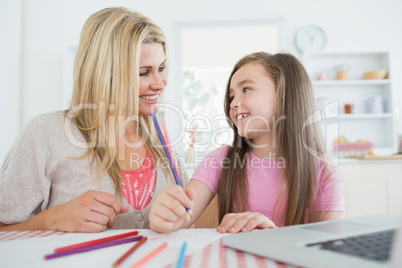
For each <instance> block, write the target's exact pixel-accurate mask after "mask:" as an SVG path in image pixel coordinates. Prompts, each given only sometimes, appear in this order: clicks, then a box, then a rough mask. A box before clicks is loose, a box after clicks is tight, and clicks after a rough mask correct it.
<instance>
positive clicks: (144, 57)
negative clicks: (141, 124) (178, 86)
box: [138, 43, 167, 115]
mask: <svg viewBox="0 0 402 268" xmlns="http://www.w3.org/2000/svg"><path fill="white" fill-rule="evenodd" d="M166 64H167V63H166V55H165V52H164V51H163V46H162V44H160V43H150V44H143V45H142V48H141V58H140V70H139V74H140V89H139V97H140V100H139V108H138V113H139V114H140V115H150V114H151V106H152V104H157V103H158V102H159V94H160V93H161V91H162V90H163V89H164V88H165V87H166V84H167V71H166ZM155 112H156V111H155Z"/></svg>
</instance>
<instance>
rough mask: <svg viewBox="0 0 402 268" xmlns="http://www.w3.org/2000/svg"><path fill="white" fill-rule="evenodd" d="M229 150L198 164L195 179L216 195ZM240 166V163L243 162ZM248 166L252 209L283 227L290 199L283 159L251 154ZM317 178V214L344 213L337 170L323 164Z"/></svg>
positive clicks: (250, 207) (226, 148)
mask: <svg viewBox="0 0 402 268" xmlns="http://www.w3.org/2000/svg"><path fill="white" fill-rule="evenodd" d="M228 148H229V147H228V146H227V145H223V146H221V147H220V148H219V149H217V150H215V151H213V152H212V153H210V154H209V155H208V156H207V157H206V158H205V159H204V161H203V162H202V163H201V164H199V165H198V167H197V169H196V171H195V172H194V175H193V177H192V179H195V180H198V181H200V182H202V183H203V184H205V185H206V186H207V187H208V188H209V189H211V191H212V192H213V193H214V194H216V193H217V191H218V187H219V180H220V175H221V171H222V166H225V163H226V165H227V163H228V159H227V158H226V153H227V150H228ZM238 163H239V164H240V160H239V162H238ZM247 165H248V168H247V170H246V174H247V180H248V187H249V188H248V191H249V195H248V204H249V210H250V211H253V212H258V213H261V214H264V215H265V216H267V217H268V218H269V219H270V220H272V221H273V222H274V223H275V224H276V226H284V224H285V223H284V219H283V217H282V215H283V213H284V209H285V202H286V200H287V194H286V192H285V191H284V180H285V178H284V175H283V172H282V169H283V168H286V166H285V162H284V160H282V159H274V160H268V159H261V158H258V157H257V156H256V155H255V154H253V153H250V158H249V161H248V163H247ZM326 167H327V168H326ZM318 175H319V180H320V183H319V189H320V191H319V194H318V195H317V196H318V200H317V211H343V210H344V209H343V194H342V185H341V181H340V177H339V174H338V173H337V171H336V169H335V168H333V167H330V166H327V165H326V164H325V163H323V162H321V161H320V162H319V173H318ZM281 191H282V194H281ZM280 194H281V197H280V199H279V201H278V196H279V195H280Z"/></svg>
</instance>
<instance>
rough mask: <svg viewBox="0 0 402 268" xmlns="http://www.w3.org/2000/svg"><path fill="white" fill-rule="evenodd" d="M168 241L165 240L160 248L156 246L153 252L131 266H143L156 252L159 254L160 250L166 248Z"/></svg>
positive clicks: (133, 267) (136, 267)
mask: <svg viewBox="0 0 402 268" xmlns="http://www.w3.org/2000/svg"><path fill="white" fill-rule="evenodd" d="M167 245H168V243H167V242H165V243H163V244H162V245H160V246H159V247H158V248H156V249H155V250H154V251H152V252H151V253H149V254H148V255H147V256H145V257H144V258H143V259H142V260H140V261H139V262H137V263H136V264H134V265H133V266H131V268H138V267H141V266H142V265H143V264H144V263H146V262H147V261H149V260H150V259H152V258H153V257H154V256H155V255H156V254H158V253H159V252H161V251H162V250H163V249H165V248H166V247H167Z"/></svg>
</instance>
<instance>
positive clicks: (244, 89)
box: [243, 87, 251, 92]
mask: <svg viewBox="0 0 402 268" xmlns="http://www.w3.org/2000/svg"><path fill="white" fill-rule="evenodd" d="M250 90H251V89H250V88H248V87H245V88H243V92H247V91H250Z"/></svg>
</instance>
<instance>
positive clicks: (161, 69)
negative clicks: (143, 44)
mask: <svg viewBox="0 0 402 268" xmlns="http://www.w3.org/2000/svg"><path fill="white" fill-rule="evenodd" d="M165 68H166V66H161V67H159V69H158V71H159V72H163V70H165Z"/></svg>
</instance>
